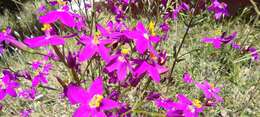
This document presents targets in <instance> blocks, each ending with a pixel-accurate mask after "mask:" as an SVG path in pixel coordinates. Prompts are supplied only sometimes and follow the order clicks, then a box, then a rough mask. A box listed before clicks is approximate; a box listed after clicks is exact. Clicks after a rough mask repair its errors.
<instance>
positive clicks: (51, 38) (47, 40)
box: [24, 24, 65, 48]
mask: <svg viewBox="0 0 260 117" xmlns="http://www.w3.org/2000/svg"><path fill="white" fill-rule="evenodd" d="M51 29H52V27H51V25H50V24H44V25H43V28H42V30H43V31H44V32H45V35H43V36H39V37H35V38H27V39H25V40H24V43H25V44H27V45H28V46H29V47H31V48H38V47H43V46H49V45H63V44H64V43H65V41H64V39H63V38H62V37H60V36H58V35H51V34H50V31H51Z"/></svg>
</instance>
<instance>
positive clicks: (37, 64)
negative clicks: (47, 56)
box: [32, 61, 42, 70]
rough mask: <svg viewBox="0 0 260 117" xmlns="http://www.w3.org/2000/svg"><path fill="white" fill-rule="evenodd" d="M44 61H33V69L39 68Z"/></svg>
mask: <svg viewBox="0 0 260 117" xmlns="http://www.w3.org/2000/svg"><path fill="white" fill-rule="evenodd" d="M41 64H42V62H41V61H34V62H33V63H32V70H37V69H38V68H39V67H40V66H41Z"/></svg>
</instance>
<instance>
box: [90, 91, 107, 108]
mask: <svg viewBox="0 0 260 117" xmlns="http://www.w3.org/2000/svg"><path fill="white" fill-rule="evenodd" d="M103 98H104V97H103V96H102V95H99V94H96V95H94V96H93V97H92V99H91V100H90V102H89V106H90V107H91V108H97V107H99V106H100V104H101V102H102V100H103Z"/></svg>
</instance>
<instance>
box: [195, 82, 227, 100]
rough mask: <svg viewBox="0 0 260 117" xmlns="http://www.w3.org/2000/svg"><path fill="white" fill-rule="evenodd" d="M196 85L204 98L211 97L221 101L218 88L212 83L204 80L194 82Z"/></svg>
mask: <svg viewBox="0 0 260 117" xmlns="http://www.w3.org/2000/svg"><path fill="white" fill-rule="evenodd" d="M196 87H198V88H199V89H201V90H202V91H203V94H204V96H205V98H207V99H213V100H215V101H216V102H222V101H223V99H222V97H220V96H219V93H220V88H218V87H215V86H214V84H211V83H208V81H204V82H203V83H196Z"/></svg>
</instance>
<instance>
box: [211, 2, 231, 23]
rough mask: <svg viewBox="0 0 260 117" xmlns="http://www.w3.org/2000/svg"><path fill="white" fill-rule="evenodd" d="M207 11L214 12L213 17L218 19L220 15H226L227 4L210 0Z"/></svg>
mask: <svg viewBox="0 0 260 117" xmlns="http://www.w3.org/2000/svg"><path fill="white" fill-rule="evenodd" d="M208 10H209V11H212V12H214V13H215V14H214V18H215V19H216V20H219V19H220V18H221V17H222V16H223V17H224V16H228V10H227V4H226V3H224V2H221V3H220V2H219V1H218V0H211V5H210V6H209V7H208Z"/></svg>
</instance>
